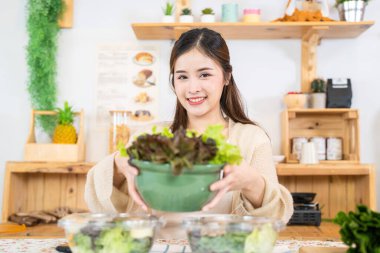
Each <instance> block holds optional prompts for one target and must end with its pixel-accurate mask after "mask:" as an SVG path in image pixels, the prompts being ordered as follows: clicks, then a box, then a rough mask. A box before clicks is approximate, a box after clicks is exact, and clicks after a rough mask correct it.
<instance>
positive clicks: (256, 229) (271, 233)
mask: <svg viewBox="0 0 380 253" xmlns="http://www.w3.org/2000/svg"><path fill="white" fill-rule="evenodd" d="M183 225H184V227H185V228H186V230H187V234H188V238H189V243H190V247H191V249H192V251H193V252H197V253H270V252H272V250H273V247H274V244H275V242H276V239H277V234H278V231H280V230H281V229H282V228H283V227H284V224H283V223H282V222H281V221H279V220H274V219H269V218H258V217H252V216H236V215H213V216H207V217H196V218H187V219H185V220H184V222H183Z"/></svg>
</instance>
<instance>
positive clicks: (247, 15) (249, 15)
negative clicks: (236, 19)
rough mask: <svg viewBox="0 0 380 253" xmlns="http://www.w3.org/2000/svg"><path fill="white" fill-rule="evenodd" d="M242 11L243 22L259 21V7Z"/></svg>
mask: <svg viewBox="0 0 380 253" xmlns="http://www.w3.org/2000/svg"><path fill="white" fill-rule="evenodd" d="M243 13H244V16H243V21H244V22H260V14H261V10H260V9H244V11H243Z"/></svg>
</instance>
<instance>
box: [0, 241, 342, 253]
mask: <svg viewBox="0 0 380 253" xmlns="http://www.w3.org/2000/svg"><path fill="white" fill-rule="evenodd" d="M64 243H66V240H65V239H0V252H1V253H24V252H28V253H57V251H56V250H55V247H56V246H58V245H60V244H64ZM302 246H310V247H343V243H341V242H332V241H297V240H278V241H277V243H276V246H275V249H274V251H273V253H296V252H298V249H299V248H300V247H302ZM187 252H191V250H190V248H189V245H188V243H187V241H186V240H157V241H156V242H155V244H154V246H153V248H152V250H151V253H187Z"/></svg>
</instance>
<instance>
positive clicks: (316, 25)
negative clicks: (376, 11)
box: [132, 21, 374, 92]
mask: <svg viewBox="0 0 380 253" xmlns="http://www.w3.org/2000/svg"><path fill="white" fill-rule="evenodd" d="M373 24H374V21H363V22H342V21H336V22H259V23H245V22H236V23H224V22H216V23H132V28H133V31H134V32H135V35H136V38H137V39H140V40H175V39H178V38H179V37H180V36H181V34H182V33H184V32H186V31H188V30H190V29H193V28H200V27H207V28H210V29H212V30H215V31H217V32H219V33H220V34H221V35H222V36H223V37H224V38H225V39H233V40H252V39H301V41H302V44H301V48H302V49H301V51H302V53H301V57H302V59H301V62H302V65H301V91H302V92H309V91H310V82H311V81H312V80H313V79H314V78H316V76H317V46H318V45H319V44H320V41H321V39H344V38H356V37H358V36H360V35H361V34H362V33H363V32H365V31H366V30H367V29H369V28H370V27H371V26H372V25H373Z"/></svg>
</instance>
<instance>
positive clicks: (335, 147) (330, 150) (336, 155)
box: [327, 137, 343, 160]
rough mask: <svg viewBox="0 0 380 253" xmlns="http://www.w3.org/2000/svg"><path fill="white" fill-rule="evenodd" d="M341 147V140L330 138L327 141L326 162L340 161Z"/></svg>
mask: <svg viewBox="0 0 380 253" xmlns="http://www.w3.org/2000/svg"><path fill="white" fill-rule="evenodd" d="M342 159H343V145H342V139H341V138H335V137H330V138H328V139H327V160H342Z"/></svg>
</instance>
